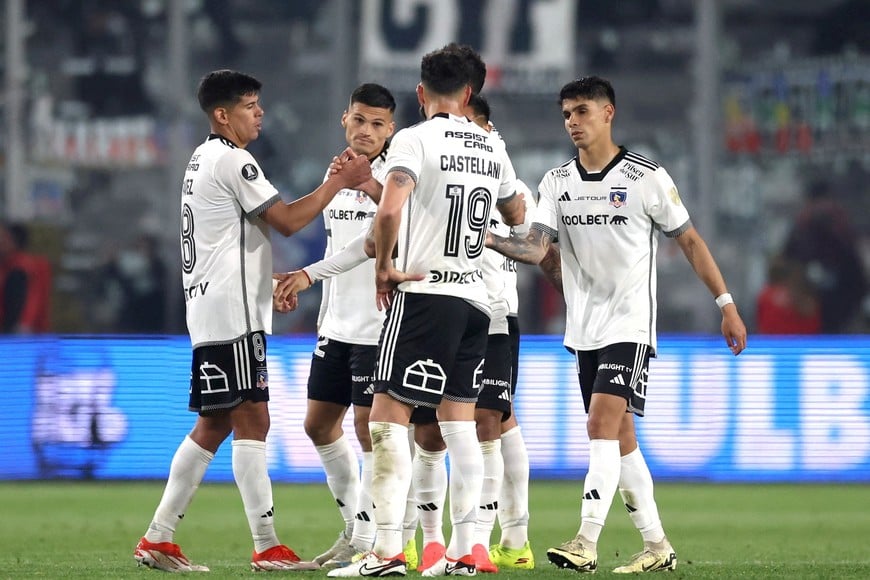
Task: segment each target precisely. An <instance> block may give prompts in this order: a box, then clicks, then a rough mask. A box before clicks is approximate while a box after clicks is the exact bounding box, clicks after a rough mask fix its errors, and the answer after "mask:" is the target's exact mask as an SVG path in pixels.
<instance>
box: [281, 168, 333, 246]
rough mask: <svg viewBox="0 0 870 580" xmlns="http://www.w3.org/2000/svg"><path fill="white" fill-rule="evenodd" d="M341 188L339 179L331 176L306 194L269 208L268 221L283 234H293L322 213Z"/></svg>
mask: <svg viewBox="0 0 870 580" xmlns="http://www.w3.org/2000/svg"><path fill="white" fill-rule="evenodd" d="M340 190H341V187H339V185H338V182H337V180H333V179H331V178H330V179H328V180H326V181H325V182H323V183H322V184H321V185H320V187H318V188H317V189H315V190H314V191H312V192H311V193H309V194H308V195H306V196H303V197H301V198H299V199H297V200H295V201H291V202H290V203H288V204H282V203H278V204H275V205H273V206H272V207H270V208H269V209H267V210H266V212H265V213H266V221H267V222H268V223H269V225H271V226H272V227H274V228H275V229H276V230H277V231H278V232H279V233H281V234H282V235H284V236H292V235H293V234H295V233H296V232H298V231H299V230H301V229H302V228H304V227H305V226H307V225H308V224H310V223H311V221H312V220H313V219H314V218H316V217H317V216H318V215H320V213H321V212H322V211H323V210H324V208H326V206H327V205H328V204H329V202H330V201H332V198H333V197H335V194H336V193H338V192H339V191H340Z"/></svg>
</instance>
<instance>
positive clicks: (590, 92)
mask: <svg viewBox="0 0 870 580" xmlns="http://www.w3.org/2000/svg"><path fill="white" fill-rule="evenodd" d="M565 99H589V100H592V101H600V100H605V101H608V102H610V104H611V105H613V106H614V107H615V106H616V93H615V92H614V91H613V86H612V85H611V84H610V81H608V80H606V79H603V78H601V77H596V76H591V77H582V78H579V79H577V80H573V81H571V82H570V83H568V84H566V85H565V86H564V87H562V90H561V91H559V106H562V103H563V102H564V101H565Z"/></svg>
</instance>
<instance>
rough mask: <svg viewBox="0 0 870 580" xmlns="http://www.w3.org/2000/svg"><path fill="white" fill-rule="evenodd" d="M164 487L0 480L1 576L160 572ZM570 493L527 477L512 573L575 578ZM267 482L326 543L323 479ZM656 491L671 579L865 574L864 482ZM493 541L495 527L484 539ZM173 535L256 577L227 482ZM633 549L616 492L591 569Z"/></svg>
mask: <svg viewBox="0 0 870 580" xmlns="http://www.w3.org/2000/svg"><path fill="white" fill-rule="evenodd" d="M162 487H163V484H162V482H145V483H141V482H136V483H133V482H129V483H128V482H90V483H79V482H19V483H8V482H7V483H0V546H2V549H0V578H21V577H43V578H60V577H64V578H153V576H151V575H154V574H158V575H159V574H160V573H159V572H155V571H151V570H148V569H145V568H137V567H136V563H135V562H134V560H133V558H132V553H133V547H134V546H135V544H136V542H137V541H138V539H139V537H140V536H141V535H142V533H143V532H144V530H145V527H146V526H147V524H148V522H149V520H150V518H151V515H152V513H153V511H154V508H155V507H156V505H157V501H158V500H159V498H160V493H161V491H162ZM580 491H581V484H580V483H578V482H541V481H534V482H532V485H531V529H530V535H531V541H532V548H533V550H534V553H535V559H536V563H537V567H536V569H535V570H532V571H528V572H511V573H510V574H509V575H510V576H522V577H526V578H528V579H530V580H532V579H539V578H540V579H543V578H562V579H564V578H569V577H573V576H574V573H573V572H569V571H563V570H558V569H556V568H555V567H554V566H552V565H551V564H549V562H547V559H546V550H547V548H548V547H551V546H555V545H558V544H559V543H561V542H563V541H564V540H566V539H568V538H570V537H572V536H573V535H574V533H576V531H577V528H578V526H579V516H578V514H579V497H580ZM274 493H275V498H274V499H275V506H276V515H275V518H276V524H277V528H278V533H279V537H280V538H281V540H282V541H283V542H284V543H286V544H288V545H290V546H291V547H292V548H293V549H294V550H296V551H297V552H298V553H299V554H300V555H301V556H302V557H303V558H304V559H310V558H313V557H314V556H315V555H317V554H318V553H320V552H321V551H323V550H324V549H326V548H327V547H329V546H330V545H331V544H332V542H333V541H334V539H335V536H336V534H337V533H338V531H339V530H340V529H341V527H342V522H341V519H340V517H339V515H338V510H337V509H336V508H335V507H334V502H333V500H332V498H331V496H330V495H329V491H328V490H327V488H326V486H325V485H288V484H282V483H275V485H274ZM656 498H657V501H658V504H659V510H660V512H661V515H662V518H663V520H664V522H665V528H666V530H667V531H668V535H669V537H670V539H671V542H672V543H673V544H674V547H675V549H676V551H677V557H678V560H679V564H678V566H677V570H676V571H675V572H674V573H672V574H670V575H669V576H667V577H668V578H674V579H676V578H693V579H695V578H698V579H705V578H765V579H766V578H855V579H858V578H861V579H865V578H870V552H868V551H867V547H866V546H867V539H868V538H870V518H868V517H867V512H866V506H867V505H870V487H868V486H866V485H860V484H855V485H845V484H844V485H818V484H806V485H768V484H764V485H762V484H759V485H736V484H734V485H732V484H728V485H716V484H704V483H692V484H676V483H666V484H658V485H657V487H656ZM445 531H446V533H448V534H449V531H448V530H445ZM497 538H498V530H496V531H495V532H494V534H493V541H496V540H497ZM176 540H177V541H178V542H179V543H180V544H181V546H182V548H183V549H184V551H185V553H186V554H187V555H188V556H189V557H190V558H191V559H192V560H193V561H194V562H195V563H202V564H206V565H208V566H209V567H210V568H211V570H212V572H211V573H209V574H207V575H206V577H207V578H210V579H218V578H238V577H239V576H243V575H250V574H252V572H250V571H249V569H248V566H249V558H250V554H251V539H250V533H249V530H248V526H247V522H246V520H245V517H244V512H243V509H242V505H241V499H240V498H239V494H238V491H237V490H236V488H235V487H234V486H233V485H231V484H204V485H203V486H202V487H201V488H200V490H199V492H198V493H197V496H196V498H195V499H194V502H193V505H192V506H191V507H190V509H189V510H188V512H187V515H186V517H185V519H184V521H183V522H182V523H181V525H180V526H179V530H178V533H177V536H176ZM418 544H419V541H418ZM640 548H641V541H640V536H639V534H638V533H637V532H636V531H635V530H634V528H633V526H632V524H631V521H630V519H629V517H628V515H627V514H626V513H625V510H624V508H623V507H622V505H621V502H620V500H619V496H618V495H617V496H616V497H615V498H614V504H613V508H612V509H611V512H610V516H609V518H608V523H607V526H606V528H605V529H604V532H603V533H602V536H601V539H600V541H599V554H598V556H599V568H598V573H597V575H596V577H599V578H600V577H602V576H604V577H609V576H611V574H610V570H611V569H613V568H614V567H616V566H618V565H620V564H622V563H624V562H625V561H626V560H627V558H629V557H630V556H631V555H632V554H633V553H634V552H637V551H638V550H639V549H640ZM302 574H305V575H306V576H307V577H309V578H322V577H325V575H326V574H325V572H306V573H302ZM417 575H418V574H417V573H411V574H409V576H417ZM502 575H505V574H504V573H502Z"/></svg>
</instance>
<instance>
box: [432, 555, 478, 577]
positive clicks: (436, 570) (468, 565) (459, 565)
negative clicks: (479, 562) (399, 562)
mask: <svg viewBox="0 0 870 580" xmlns="http://www.w3.org/2000/svg"><path fill="white" fill-rule="evenodd" d="M476 575H477V568H475V567H474V556H472V555H471V554H466V555H465V556H462V557H461V558H459V559H458V560H453V559H452V558H448V557H447V556H446V555H445V556H444V557H443V558H441V559H440V560H438V561H437V562H435V563H434V564H432V565H431V566H429V567H428V568H426V569H425V570H423V576H426V577H433V576H476Z"/></svg>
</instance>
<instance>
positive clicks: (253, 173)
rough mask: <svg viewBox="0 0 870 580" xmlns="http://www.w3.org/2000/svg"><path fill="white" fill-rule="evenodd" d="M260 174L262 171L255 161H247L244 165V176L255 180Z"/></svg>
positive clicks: (249, 179)
mask: <svg viewBox="0 0 870 580" xmlns="http://www.w3.org/2000/svg"><path fill="white" fill-rule="evenodd" d="M258 175H260V172H259V171H258V170H257V166H256V165H254V164H253V163H245V164H244V165H243V166H242V177H244V178H245V179H247V180H248V181H254V180H255V179H257V176H258Z"/></svg>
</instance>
